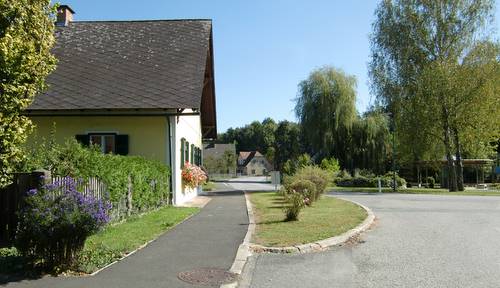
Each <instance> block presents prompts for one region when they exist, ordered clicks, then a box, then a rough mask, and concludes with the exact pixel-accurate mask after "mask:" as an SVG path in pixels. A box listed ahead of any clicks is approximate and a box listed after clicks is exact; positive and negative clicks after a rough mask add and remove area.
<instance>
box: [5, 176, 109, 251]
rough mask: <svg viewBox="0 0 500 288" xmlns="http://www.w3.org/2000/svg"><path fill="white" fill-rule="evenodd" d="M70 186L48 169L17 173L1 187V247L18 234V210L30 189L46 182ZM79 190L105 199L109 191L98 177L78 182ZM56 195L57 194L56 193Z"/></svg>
mask: <svg viewBox="0 0 500 288" xmlns="http://www.w3.org/2000/svg"><path fill="white" fill-rule="evenodd" d="M48 183H52V184H57V185H59V186H63V187H64V186H65V185H67V186H69V185H70V183H69V182H68V181H66V179H65V178H64V177H59V176H55V177H50V173H48V172H47V171H37V172H32V173H16V174H14V179H13V182H12V184H10V185H9V186H7V187H4V188H1V189H0V247H3V246H8V245H10V244H12V242H13V240H14V237H15V235H16V229H17V223H18V215H17V214H18V211H20V210H21V209H22V208H23V205H24V200H23V199H24V197H25V195H26V192H27V191H28V190H30V189H40V188H41V187H42V186H43V185H44V184H48ZM77 187H78V191H79V192H81V193H82V194H84V195H86V196H93V197H95V198H97V199H103V198H104V197H105V195H106V193H107V188H106V185H105V184H104V183H103V182H102V181H100V180H99V179H98V178H90V179H88V181H85V182H81V183H79V184H78V186H77ZM54 196H56V195H54Z"/></svg>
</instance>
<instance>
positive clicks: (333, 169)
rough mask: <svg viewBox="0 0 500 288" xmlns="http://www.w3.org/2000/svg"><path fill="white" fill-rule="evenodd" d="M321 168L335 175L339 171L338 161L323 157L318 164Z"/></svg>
mask: <svg viewBox="0 0 500 288" xmlns="http://www.w3.org/2000/svg"><path fill="white" fill-rule="evenodd" d="M319 166H320V167H321V169H323V170H326V171H328V172H330V173H332V174H333V175H336V174H337V173H339V172H340V164H339V161H338V160H337V159H335V158H333V157H332V158H324V159H323V160H321V164H320V165H319Z"/></svg>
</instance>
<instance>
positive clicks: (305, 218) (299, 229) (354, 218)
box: [250, 192, 367, 247]
mask: <svg viewBox="0 0 500 288" xmlns="http://www.w3.org/2000/svg"><path fill="white" fill-rule="evenodd" d="M250 200H251V202H252V204H253V207H254V214H255V217H256V219H255V221H256V223H257V225H256V229H255V230H256V231H255V235H254V237H253V240H252V242H254V243H256V244H261V245H264V246H275V247H282V246H291V245H297V244H305V243H310V242H314V241H318V240H322V239H325V238H329V237H333V236H336V235H340V234H342V233H344V232H346V231H348V230H350V229H352V228H354V227H356V226H357V225H358V224H359V223H361V222H363V220H365V218H366V216H367V214H366V211H365V210H364V209H363V208H361V207H359V206H358V205H356V204H353V203H351V202H348V201H344V200H341V199H337V198H333V197H326V196H323V197H322V198H321V199H320V200H318V201H317V202H314V204H313V206H311V207H305V208H303V209H302V211H301V212H300V215H299V220H298V221H290V222H285V221H284V219H285V214H284V212H283V205H285V204H286V203H285V202H284V199H283V197H281V196H280V195H278V194H276V193H264V192H259V193H252V194H250Z"/></svg>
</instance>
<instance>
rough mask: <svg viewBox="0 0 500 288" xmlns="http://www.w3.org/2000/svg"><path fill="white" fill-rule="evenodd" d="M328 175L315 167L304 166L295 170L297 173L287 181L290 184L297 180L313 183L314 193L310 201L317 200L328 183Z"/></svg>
mask: <svg viewBox="0 0 500 288" xmlns="http://www.w3.org/2000/svg"><path fill="white" fill-rule="evenodd" d="M330 178H331V177H330V175H329V173H328V172H327V171H325V170H323V169H321V168H319V167H317V166H305V167H302V168H300V169H298V170H297V172H296V173H295V174H294V175H293V176H292V177H290V178H288V179H287V181H290V183H292V182H295V181H297V180H308V181H311V182H312V183H314V185H315V186H316V193H315V194H314V198H312V199H311V200H317V199H318V198H319V197H320V196H321V194H323V193H324V192H325V189H326V186H327V185H328V183H329V182H330Z"/></svg>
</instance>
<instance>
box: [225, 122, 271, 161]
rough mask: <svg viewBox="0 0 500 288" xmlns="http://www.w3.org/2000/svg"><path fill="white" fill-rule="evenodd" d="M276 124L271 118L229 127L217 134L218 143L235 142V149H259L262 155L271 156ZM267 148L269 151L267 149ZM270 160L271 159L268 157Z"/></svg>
mask: <svg viewBox="0 0 500 288" xmlns="http://www.w3.org/2000/svg"><path fill="white" fill-rule="evenodd" d="M276 128H277V124H276V122H275V121H274V120H273V119H271V118H266V119H264V120H263V121H262V122H259V121H253V122H252V123H250V124H248V125H245V126H244V127H239V128H229V129H228V130H227V131H226V132H225V133H222V134H220V135H219V136H218V142H220V143H233V142H236V151H238V152H239V151H259V152H261V153H262V154H263V155H266V156H273V155H274V151H273V149H270V148H272V147H273V146H274V133H275V131H276ZM268 150H269V151H268ZM268 160H270V161H272V160H273V159H268Z"/></svg>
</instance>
